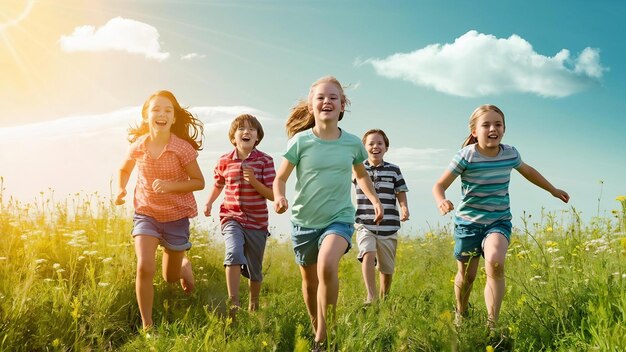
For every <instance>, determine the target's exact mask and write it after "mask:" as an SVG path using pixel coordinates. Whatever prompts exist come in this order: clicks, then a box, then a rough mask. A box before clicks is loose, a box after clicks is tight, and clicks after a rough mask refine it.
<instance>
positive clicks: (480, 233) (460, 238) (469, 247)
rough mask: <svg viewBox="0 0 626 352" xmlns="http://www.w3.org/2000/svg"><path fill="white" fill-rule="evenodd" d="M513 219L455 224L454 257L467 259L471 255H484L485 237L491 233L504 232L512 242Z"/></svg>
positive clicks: (508, 240)
mask: <svg viewBox="0 0 626 352" xmlns="http://www.w3.org/2000/svg"><path fill="white" fill-rule="evenodd" d="M511 229H512V225H511V221H510V220H501V221H496V222H494V223H493V224H489V225H483V224H471V225H462V224H455V225H454V257H455V258H456V259H457V260H460V261H466V260H467V259H469V258H471V257H477V256H479V255H483V256H484V250H483V249H484V246H485V239H487V237H489V236H490V235H491V234H494V233H500V234H502V235H503V236H504V237H505V238H506V240H507V242H509V243H511Z"/></svg>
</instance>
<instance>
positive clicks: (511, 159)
mask: <svg viewBox="0 0 626 352" xmlns="http://www.w3.org/2000/svg"><path fill="white" fill-rule="evenodd" d="M469 130H470V135H469V136H468V137H467V139H466V140H465V143H463V149H461V150H460V151H459V152H457V154H456V155H455V156H454V158H453V159H452V162H451V163H450V166H448V169H447V170H446V171H444V173H443V175H442V176H441V177H440V178H439V180H438V181H437V182H436V183H435V185H434V186H433V196H434V197H435V202H436V204H437V207H438V208H439V211H440V213H441V214H442V215H445V214H447V213H448V212H450V211H452V210H453V209H454V206H453V205H452V202H451V201H449V200H448V199H446V196H445V191H446V189H448V187H449V186H450V184H452V182H453V181H454V180H455V179H456V177H457V176H461V202H460V203H459V207H458V209H457V211H456V216H455V221H454V222H455V225H454V240H455V245H454V256H455V257H456V259H457V269H458V271H457V274H456V278H455V280H454V283H455V284H454V292H455V297H456V323H457V324H459V323H460V321H461V319H462V317H463V316H465V315H466V314H467V312H468V301H469V295H470V292H471V290H472V284H473V283H474V279H475V278H476V272H477V270H478V264H479V261H480V255H482V256H483V257H484V258H485V272H486V274H487V283H486V285H485V292H484V295H485V305H486V306H487V314H488V325H489V327H490V328H492V329H494V328H495V327H496V324H497V322H498V317H499V314H500V306H501V304H502V299H503V297H504V292H505V282H504V261H505V258H506V252H507V249H508V246H509V243H510V238H511V211H510V208H509V180H510V176H511V170H512V169H516V170H517V171H518V172H519V173H520V174H522V176H524V177H525V178H526V179H527V180H528V181H530V182H532V183H533V184H535V185H537V186H539V187H541V188H543V189H544V190H546V191H548V192H550V194H552V195H553V196H554V197H556V198H558V199H560V200H562V201H563V202H565V203H567V202H568V201H569V195H568V194H567V193H566V192H565V191H563V190H560V189H558V188H555V187H554V186H553V185H552V184H551V183H550V182H548V180H546V179H545V178H544V177H543V176H542V175H541V174H540V173H539V172H538V171H537V170H535V169H534V168H532V167H531V166H529V165H528V164H526V163H524V162H523V161H522V159H521V157H520V154H519V153H518V151H517V149H515V148H514V147H512V146H508V145H505V144H501V141H502V137H503V136H504V132H505V123H504V113H503V112H502V111H501V110H500V109H499V108H498V107H496V106H494V105H482V106H479V107H478V108H477V109H476V110H474V112H473V113H472V115H471V116H470V120H469Z"/></svg>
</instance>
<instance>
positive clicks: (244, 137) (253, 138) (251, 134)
mask: <svg viewBox="0 0 626 352" xmlns="http://www.w3.org/2000/svg"><path fill="white" fill-rule="evenodd" d="M231 142H232V143H233V144H234V145H235V147H237V150H239V151H242V152H247V153H249V152H250V151H251V150H252V149H254V147H255V146H256V145H257V144H258V142H259V134H258V130H257V129H256V127H254V126H252V124H250V123H249V122H248V121H244V122H243V123H241V124H240V125H239V127H237V129H236V130H235V133H234V134H233V137H232V140H231Z"/></svg>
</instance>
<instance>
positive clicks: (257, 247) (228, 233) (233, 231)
mask: <svg viewBox="0 0 626 352" xmlns="http://www.w3.org/2000/svg"><path fill="white" fill-rule="evenodd" d="M222 235H223V236H224V266H231V265H240V266H241V275H243V276H245V277H247V278H248V279H250V280H252V281H263V270H262V269H263V254H264V253H265V244H266V243H267V238H268V237H269V235H270V234H269V232H267V230H251V229H246V228H244V227H243V226H241V224H240V223H238V222H237V221H227V222H225V223H224V224H223V225H222Z"/></svg>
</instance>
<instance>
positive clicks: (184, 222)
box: [132, 213, 191, 252]
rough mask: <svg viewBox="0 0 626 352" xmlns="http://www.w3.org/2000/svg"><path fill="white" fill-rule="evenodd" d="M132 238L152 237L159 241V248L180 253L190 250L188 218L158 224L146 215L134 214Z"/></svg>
mask: <svg viewBox="0 0 626 352" xmlns="http://www.w3.org/2000/svg"><path fill="white" fill-rule="evenodd" d="M132 235H133V237H135V236H139V235H141V236H152V237H156V238H158V239H159V242H160V244H161V246H163V247H164V248H167V249H169V250H172V251H176V252H180V251H186V250H188V249H189V248H191V242H189V218H182V219H180V220H175V221H168V222H159V221H157V220H156V219H155V218H153V217H150V216H148V215H142V214H137V213H135V216H134V217H133V231H132Z"/></svg>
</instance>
